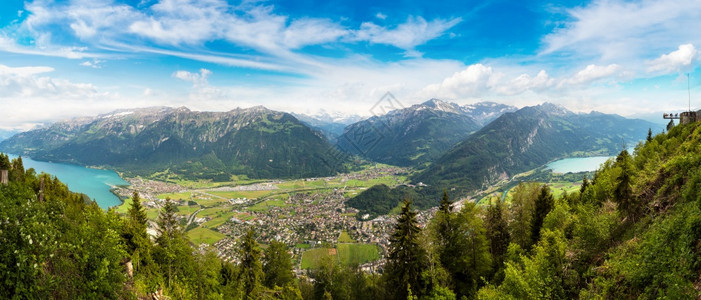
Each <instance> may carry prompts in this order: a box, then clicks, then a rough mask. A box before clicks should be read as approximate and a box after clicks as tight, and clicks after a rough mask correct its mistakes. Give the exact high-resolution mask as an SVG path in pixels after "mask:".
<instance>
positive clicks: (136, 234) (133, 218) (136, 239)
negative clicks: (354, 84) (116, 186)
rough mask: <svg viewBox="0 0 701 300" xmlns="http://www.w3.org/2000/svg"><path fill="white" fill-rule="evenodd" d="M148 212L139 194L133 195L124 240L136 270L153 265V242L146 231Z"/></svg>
mask: <svg viewBox="0 0 701 300" xmlns="http://www.w3.org/2000/svg"><path fill="white" fill-rule="evenodd" d="M147 222H148V218H147V217H146V211H145V209H144V207H143V206H142V205H141V197H139V193H138V192H136V191H135V192H134V194H133V195H132V201H131V204H130V206H129V210H128V211H127V220H126V222H125V225H124V227H125V229H124V232H123V233H122V238H124V240H125V241H126V246H127V253H129V255H131V257H132V263H133V265H134V270H135V271H139V268H140V267H142V266H146V265H149V264H151V263H152V261H151V253H150V252H151V240H150V239H149V237H148V233H147V232H146V229H147V228H148V223H147Z"/></svg>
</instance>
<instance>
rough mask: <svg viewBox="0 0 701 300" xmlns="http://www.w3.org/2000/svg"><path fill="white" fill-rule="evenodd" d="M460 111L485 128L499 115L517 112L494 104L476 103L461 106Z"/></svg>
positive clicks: (512, 107)
mask: <svg viewBox="0 0 701 300" xmlns="http://www.w3.org/2000/svg"><path fill="white" fill-rule="evenodd" d="M461 110H462V112H463V114H466V115H468V116H470V117H471V118H472V119H473V120H475V122H477V124H479V125H480V126H485V125H487V124H489V123H490V122H492V121H494V120H495V119H496V118H498V117H500V116H501V115H503V114H505V113H507V112H514V111H516V110H518V108H516V107H514V106H511V105H506V104H500V103H495V102H478V103H475V104H468V105H463V106H462V107H461Z"/></svg>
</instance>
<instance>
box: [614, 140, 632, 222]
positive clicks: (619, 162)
mask: <svg viewBox="0 0 701 300" xmlns="http://www.w3.org/2000/svg"><path fill="white" fill-rule="evenodd" d="M630 159H631V158H630V154H628V151H627V150H623V151H621V153H620V154H618V156H617V157H616V167H618V168H620V175H619V176H618V178H617V180H616V187H615V189H614V190H613V198H614V200H615V201H616V203H617V204H618V207H619V209H620V210H621V211H623V212H624V213H626V214H627V215H628V216H629V217H631V218H635V213H636V207H635V203H634V201H635V199H634V198H633V188H632V187H631V181H632V178H631V175H632V174H631V173H632V170H631V162H630Z"/></svg>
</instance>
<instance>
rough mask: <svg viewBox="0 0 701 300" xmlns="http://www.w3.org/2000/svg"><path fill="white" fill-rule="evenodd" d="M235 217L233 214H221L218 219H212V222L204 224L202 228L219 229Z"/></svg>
mask: <svg viewBox="0 0 701 300" xmlns="http://www.w3.org/2000/svg"><path fill="white" fill-rule="evenodd" d="M233 216H234V213H233V212H229V213H224V214H221V215H219V216H218V217H215V218H214V219H211V220H209V221H207V222H205V223H204V224H202V227H205V228H217V227H219V225H222V224H224V223H226V221H228V220H229V219H231V217H233Z"/></svg>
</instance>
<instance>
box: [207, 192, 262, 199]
mask: <svg viewBox="0 0 701 300" xmlns="http://www.w3.org/2000/svg"><path fill="white" fill-rule="evenodd" d="M207 193H208V194H212V195H216V196H220V197H224V198H227V199H233V198H248V199H258V198H260V197H264V196H267V195H269V194H270V193H271V192H270V191H230V192H225V191H208V192H207Z"/></svg>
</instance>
